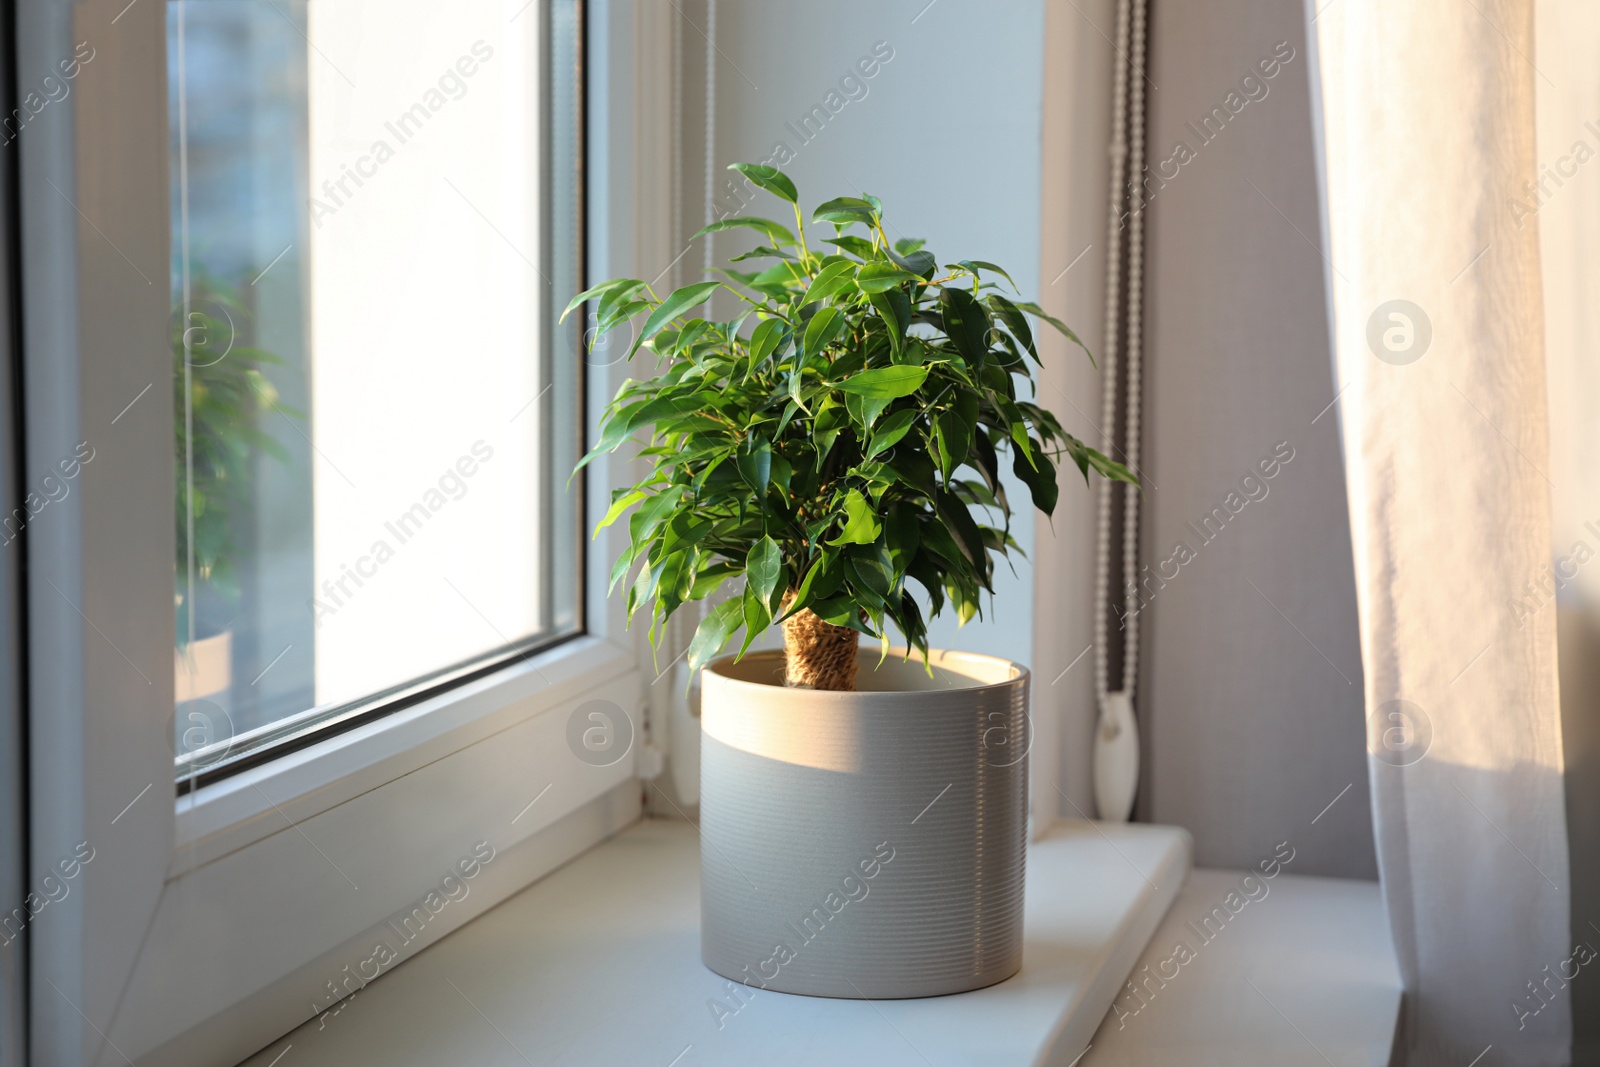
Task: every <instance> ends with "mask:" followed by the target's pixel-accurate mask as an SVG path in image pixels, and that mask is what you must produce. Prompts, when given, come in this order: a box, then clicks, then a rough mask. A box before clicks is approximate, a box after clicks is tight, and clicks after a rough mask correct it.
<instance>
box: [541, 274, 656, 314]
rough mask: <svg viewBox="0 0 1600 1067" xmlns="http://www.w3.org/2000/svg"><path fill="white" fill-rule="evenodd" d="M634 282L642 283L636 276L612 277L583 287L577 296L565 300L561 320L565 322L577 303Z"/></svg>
mask: <svg viewBox="0 0 1600 1067" xmlns="http://www.w3.org/2000/svg"><path fill="white" fill-rule="evenodd" d="M636 282H637V283H638V284H639V285H643V284H644V283H643V282H640V281H639V279H637V278H612V279H610V280H609V281H603V282H601V283H600V284H599V285H596V286H594V287H593V288H591V289H585V290H584V291H583V292H581V293H579V294H578V295H577V296H575V297H573V298H572V299H571V300H570V301H568V302H567V306H566V309H565V310H564V311H562V312H561V321H562V322H565V321H566V319H567V316H568V315H570V314H572V312H573V310H574V309H576V308H577V307H578V306H579V305H581V304H584V303H586V302H588V301H590V300H593V299H594V298H595V297H597V296H605V295H606V294H607V293H609V292H611V291H612V290H613V289H621V288H622V287H623V286H626V285H632V284H634V283H636Z"/></svg>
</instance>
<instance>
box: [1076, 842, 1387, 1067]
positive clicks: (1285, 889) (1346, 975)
mask: <svg viewBox="0 0 1600 1067" xmlns="http://www.w3.org/2000/svg"><path fill="white" fill-rule="evenodd" d="M1243 876H1244V872H1242V871H1215V870H1197V871H1195V872H1194V873H1193V874H1192V875H1190V877H1189V882H1188V884H1187V885H1185V886H1184V887H1183V892H1182V893H1180V894H1179V895H1178V899H1177V900H1176V901H1174V902H1173V905H1172V908H1171V910H1169V911H1168V912H1167V917H1166V919H1164V920H1163V921H1162V923H1161V928H1160V929H1159V930H1157V931H1156V934H1155V936H1154V937H1152V938H1151V939H1150V947H1149V948H1148V949H1146V950H1145V953H1144V955H1143V957H1141V958H1140V960H1139V962H1138V963H1137V964H1136V965H1135V966H1134V968H1133V973H1132V975H1131V976H1130V977H1131V979H1132V980H1133V981H1134V982H1135V983H1136V984H1140V985H1142V986H1143V989H1144V995H1143V996H1142V997H1141V996H1136V995H1135V994H1134V993H1132V992H1130V991H1129V990H1128V989H1127V987H1123V991H1122V995H1121V996H1119V997H1118V999H1117V1001H1116V1004H1117V1006H1118V1008H1119V1009H1120V1010H1118V1011H1115V1012H1113V1013H1112V1014H1111V1015H1108V1016H1106V1018H1105V1021H1104V1022H1103V1023H1102V1024H1101V1026H1100V1031H1099V1032H1098V1033H1097V1034H1095V1036H1094V1046H1093V1048H1092V1049H1091V1051H1090V1052H1089V1054H1088V1055H1087V1056H1085V1057H1084V1058H1083V1062H1082V1063H1080V1064H1079V1065H1078V1067H1123V1065H1125V1064H1155V1063H1163V1064H1165V1063H1172V1064H1183V1065H1185V1067H1207V1065H1212V1064H1215V1065H1217V1067H1224V1065H1226V1067H1236V1065H1238V1064H1251V1063H1270V1064H1273V1065H1274V1067H1328V1065H1329V1064H1337V1065H1338V1067H1345V1065H1347V1064H1349V1065H1355V1064H1361V1065H1363V1067H1366V1065H1370V1064H1383V1063H1389V1062H1391V1060H1390V1055H1391V1052H1392V1051H1393V1050H1392V1046H1393V1043H1394V1036H1395V1028H1396V1026H1397V1025H1398V1023H1399V1019H1400V970H1399V967H1398V966H1397V964H1396V963H1395V957H1394V949H1393V948H1392V947H1391V942H1390V938H1389V920H1388V917H1387V916H1386V914H1385V913H1384V908H1383V896H1382V894H1381V893H1380V892H1379V890H1378V883H1376V882H1358V881H1354V880H1352V879H1347V878H1312V877H1307V876H1305V875H1293V874H1287V873H1285V874H1280V875H1279V876H1278V877H1277V878H1276V879H1274V880H1272V881H1271V882H1270V883H1268V886H1269V889H1268V892H1267V894H1266V895H1265V896H1260V898H1259V899H1258V900H1254V901H1251V902H1250V903H1248V904H1246V905H1243V906H1242V907H1241V908H1240V910H1239V913H1238V914H1237V915H1235V916H1234V917H1233V918H1231V919H1230V920H1229V921H1228V923H1227V926H1226V927H1225V928H1224V929H1223V930H1222V931H1221V932H1220V933H1215V932H1212V931H1209V930H1208V931H1206V934H1207V936H1209V937H1210V938H1211V940H1209V941H1203V940H1202V939H1201V937H1200V936H1198V935H1197V934H1196V932H1195V927H1196V926H1197V925H1198V924H1199V923H1200V922H1201V921H1202V920H1203V919H1204V917H1205V916H1206V915H1208V914H1211V911H1212V909H1213V908H1214V907H1215V906H1217V905H1219V904H1222V903H1223V901H1224V900H1225V898H1226V897H1227V895H1228V894H1229V893H1230V892H1234V891H1237V890H1238V888H1239V885H1240V879H1241V878H1242V877H1243ZM1253 891H1254V892H1255V893H1256V894H1257V895H1259V894H1260V890H1259V889H1255V890H1253ZM1179 942H1182V943H1184V944H1186V945H1188V946H1189V947H1190V948H1191V949H1192V950H1193V952H1194V957H1193V958H1192V959H1190V960H1189V961H1188V962H1187V963H1176V962H1174V963H1168V962H1166V961H1170V960H1173V959H1174V956H1175V954H1174V949H1175V948H1176V946H1177V945H1178V943H1179ZM1146 967H1149V968H1150V971H1149V973H1150V974H1154V975H1155V977H1154V978H1153V979H1149V980H1148V981H1147V980H1146V974H1147V972H1146V971H1145V968H1146ZM1162 974H1166V975H1172V976H1173V977H1172V978H1171V980H1170V981H1163V980H1162V979H1161V975H1162Z"/></svg>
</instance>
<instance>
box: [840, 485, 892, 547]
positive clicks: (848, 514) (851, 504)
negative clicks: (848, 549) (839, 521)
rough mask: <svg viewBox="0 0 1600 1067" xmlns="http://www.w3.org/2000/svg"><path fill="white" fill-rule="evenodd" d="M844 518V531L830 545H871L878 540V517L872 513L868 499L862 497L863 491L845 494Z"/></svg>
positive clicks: (852, 491) (856, 490)
mask: <svg viewBox="0 0 1600 1067" xmlns="http://www.w3.org/2000/svg"><path fill="white" fill-rule="evenodd" d="M844 516H845V521H844V529H843V530H841V531H840V532H839V536H838V537H835V538H834V539H833V540H831V541H829V542H828V544H830V545H870V544H871V543H872V542H874V541H876V540H877V539H878V534H879V532H880V530H881V527H880V526H879V525H878V517H877V516H876V515H874V514H873V513H872V508H871V506H870V505H869V504H868V503H867V498H866V497H864V496H862V495H861V490H859V489H852V490H850V492H848V493H846V494H845V499H844Z"/></svg>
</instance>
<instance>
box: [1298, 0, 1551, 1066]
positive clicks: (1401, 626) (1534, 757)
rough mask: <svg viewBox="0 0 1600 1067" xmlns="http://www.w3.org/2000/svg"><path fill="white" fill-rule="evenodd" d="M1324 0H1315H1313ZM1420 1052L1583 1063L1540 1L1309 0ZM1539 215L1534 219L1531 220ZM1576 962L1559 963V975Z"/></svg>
mask: <svg viewBox="0 0 1600 1067" xmlns="http://www.w3.org/2000/svg"><path fill="white" fill-rule="evenodd" d="M1319 9H1320V10H1319ZM1307 17H1308V19H1310V20H1311V38H1312V40H1313V42H1314V44H1315V47H1314V49H1313V51H1314V53H1315V54H1316V56H1317V59H1318V62H1319V65H1320V75H1321V76H1320V90H1321V118H1322V132H1323V150H1324V163H1325V167H1324V192H1325V206H1326V225H1327V234H1326V238H1327V241H1328V244H1327V246H1326V247H1327V248H1328V249H1329V258H1330V268H1331V273H1330V279H1331V286H1332V300H1333V320H1332V321H1333V322H1334V323H1335V349H1336V358H1335V369H1336V376H1337V378H1336V388H1338V389H1340V390H1342V392H1341V393H1340V401H1339V411H1340V417H1341V419H1342V433H1343V441H1344V449H1345V461H1346V468H1347V472H1348V473H1347V481H1348V491H1349V497H1350V517H1351V525H1352V535H1353V542H1354V547H1355V562H1356V581H1357V591H1358V598H1359V603H1360V620H1361V642H1362V656H1363V661H1364V666H1365V675H1366V704H1367V712H1368V716H1369V718H1368V726H1369V729H1368V752H1369V757H1370V762H1371V768H1372V792H1373V811H1374V821H1375V829H1376V835H1377V844H1378V859H1379V868H1380V873H1381V876H1382V880H1383V885H1384V893H1385V897H1386V899H1387V902H1388V906H1389V916H1390V923H1391V926H1392V928H1393V932H1394V938H1395V945H1396V949H1397V952H1398V954H1399V958H1400V966H1401V972H1402V974H1403V976H1404V978H1405V982H1406V987H1407V1006H1406V1017H1405V1020H1404V1023H1403V1026H1404V1043H1405V1048H1406V1050H1407V1053H1408V1055H1407V1057H1406V1059H1405V1062H1407V1063H1411V1064H1436V1063H1437V1064H1453V1065H1457V1067H1465V1065H1466V1064H1468V1063H1471V1062H1474V1058H1475V1057H1478V1056H1480V1055H1481V1054H1483V1053H1484V1052H1485V1051H1486V1050H1487V1049H1488V1048H1489V1047H1490V1046H1493V1051H1492V1053H1490V1054H1489V1055H1488V1056H1486V1057H1485V1058H1484V1059H1483V1061H1482V1062H1483V1064H1485V1065H1487V1064H1490V1063H1517V1064H1560V1063H1564V1062H1566V1057H1567V1046H1568V1043H1569V1041H1570V1034H1571V1013H1570V1010H1569V1007H1568V1005H1569V996H1568V991H1567V990H1566V988H1565V987H1566V985H1567V984H1568V983H1567V981H1566V978H1567V977H1570V976H1571V971H1572V969H1573V963H1572V960H1573V943H1572V941H1571V940H1569V930H1568V921H1569V920H1568V894H1569V888H1570V887H1569V883H1568V867H1567V852H1566V820H1565V814H1564V810H1563V793H1562V778H1561V776H1562V748H1561V732H1560V727H1561V724H1560V714H1559V710H1558V704H1557V683H1556V644H1555V629H1554V623H1555V616H1554V612H1549V611H1546V612H1537V613H1533V614H1531V615H1530V614H1528V613H1526V612H1518V611H1517V610H1516V609H1515V607H1514V605H1515V604H1516V603H1517V602H1518V600H1519V598H1520V597H1521V596H1522V595H1523V588H1524V586H1525V584H1526V583H1527V582H1528V581H1529V580H1530V579H1537V578H1539V577H1540V576H1541V575H1543V574H1546V573H1548V568H1549V546H1550V493H1551V488H1552V483H1551V481H1550V469H1551V468H1550V458H1549V446H1548V430H1547V412H1546V395H1545V367H1544V338H1543V310H1542V302H1541V282H1540V258H1539V243H1538V226H1537V225H1535V224H1533V223H1532V222H1531V221H1529V220H1527V219H1522V218H1517V217H1515V216H1514V213H1513V212H1512V211H1511V210H1510V209H1509V207H1508V198H1510V197H1513V196H1515V195H1517V193H1516V191H1517V190H1519V189H1521V188H1522V186H1523V183H1524V182H1525V181H1527V180H1529V179H1534V180H1537V177H1538V167H1537V161H1536V159H1535V144H1534V94H1535V88H1536V80H1537V79H1539V78H1540V75H1539V73H1538V72H1537V70H1536V69H1535V67H1534V65H1533V64H1534V60H1535V57H1534V55H1533V10H1532V5H1531V3H1528V2H1526V0H1520V2H1519V0H1468V2H1462V0H1404V2H1400V3H1397V2H1394V0H1308V14H1307ZM1519 222H1520V223H1522V225H1520V226H1519ZM1563 975H1565V976H1566V977H1563Z"/></svg>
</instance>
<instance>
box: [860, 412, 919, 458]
mask: <svg viewBox="0 0 1600 1067" xmlns="http://www.w3.org/2000/svg"><path fill="white" fill-rule="evenodd" d="M919 414H920V412H918V411H917V409H916V408H903V409H901V410H900V411H897V412H895V413H894V414H893V415H890V416H889V417H888V418H887V419H884V420H883V424H882V425H880V426H879V427H878V429H877V432H875V433H874V434H873V435H872V445H871V447H869V448H868V449H867V458H868V459H871V458H872V457H873V456H876V455H877V454H878V453H879V452H883V451H885V450H887V449H890V448H893V447H894V446H895V445H896V444H897V443H898V442H899V440H900V439H901V438H902V437H904V436H905V435H906V432H907V431H908V430H910V429H911V424H912V423H913V422H915V421H916V418H917V416H918V415H919Z"/></svg>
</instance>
